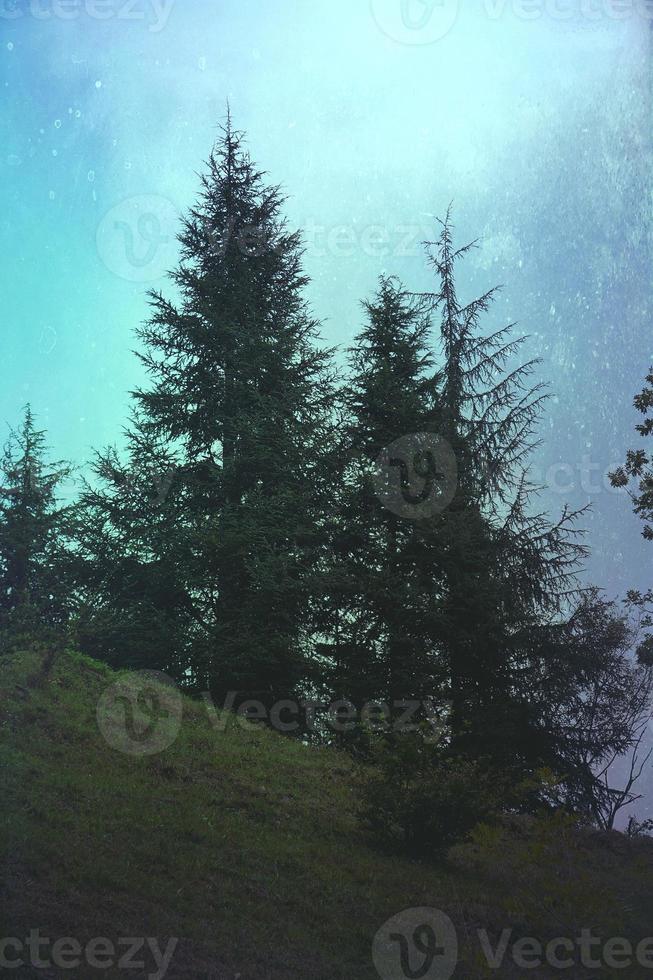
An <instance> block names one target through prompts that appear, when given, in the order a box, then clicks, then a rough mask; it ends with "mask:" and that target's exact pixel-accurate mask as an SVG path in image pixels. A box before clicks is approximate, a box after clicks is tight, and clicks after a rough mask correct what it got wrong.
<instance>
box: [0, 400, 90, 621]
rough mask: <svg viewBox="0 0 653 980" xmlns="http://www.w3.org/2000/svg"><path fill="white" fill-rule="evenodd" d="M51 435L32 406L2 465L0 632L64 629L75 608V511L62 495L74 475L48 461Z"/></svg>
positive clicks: (0, 505) (67, 469)
mask: <svg viewBox="0 0 653 980" xmlns="http://www.w3.org/2000/svg"><path fill="white" fill-rule="evenodd" d="M46 457H47V449H46V444H45V433H44V432H42V431H40V430H38V429H37V428H36V424H35V421H34V416H33V415H32V411H31V409H30V407H29V406H28V407H27V408H26V409H25V414H24V418H23V422H22V424H21V426H20V428H19V429H18V430H15V431H12V433H11V435H10V438H9V440H8V442H7V444H6V446H5V449H4V454H3V457H2V462H1V463H0V473H1V476H0V480H1V483H2V485H1V486H0V628H1V629H2V630H4V631H7V630H10V631H11V630H18V631H22V630H30V631H37V630H40V631H41V632H42V633H43V634H45V633H46V632H47V631H53V630H54V631H57V630H62V629H63V628H64V627H65V624H66V622H67V620H68V617H69V614H70V610H71V607H72V601H73V596H72V586H71V576H70V572H71V566H70V553H69V551H68V541H67V539H68V536H69V531H70V527H69V524H70V508H68V507H62V506H60V505H59V502H58V500H57V491H58V489H59V488H60V485H61V483H62V481H63V480H64V479H66V478H67V477H69V475H70V473H71V469H70V467H69V466H68V465H67V464H65V463H62V462H56V463H50V462H48V461H47V458H46Z"/></svg>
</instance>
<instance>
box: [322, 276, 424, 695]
mask: <svg viewBox="0 0 653 980" xmlns="http://www.w3.org/2000/svg"><path fill="white" fill-rule="evenodd" d="M363 305H364V310H365V314H366V323H365V326H364V327H363V329H362V331H361V333H360V334H359V336H358V337H357V338H356V343H355V345H354V346H353V348H352V349H351V351H350V367H351V370H350V377H349V378H348V382H347V386H346V391H345V393H344V414H345V420H344V425H343V446H342V458H343V459H344V460H345V461H346V463H345V466H344V472H343V474H342V484H341V486H342V491H341V497H340V506H339V510H338V519H337V521H336V531H335V535H334V542H333V550H334V557H335V563H334V569H333V572H332V577H331V579H330V581H331V589H330V590H329V601H330V605H329V615H328V617H327V620H326V622H325V624H324V625H325V632H326V633H327V634H328V637H329V639H328V642H327V643H326V644H325V646H324V652H325V653H326V654H327V656H328V658H329V662H330V664H331V670H332V674H331V681H330V687H331V694H332V696H334V697H336V698H344V699H347V700H349V701H351V702H353V703H354V704H355V705H356V706H357V707H358V708H359V709H360V708H362V707H363V706H364V705H365V704H366V703H368V702H373V701H378V702H381V703H383V704H385V705H387V706H388V707H389V708H390V709H391V710H392V711H393V712H394V713H395V714H396V710H395V709H396V708H397V702H400V701H402V700H411V699H419V698H421V697H423V696H431V695H433V693H434V688H435V686H436V674H437V669H438V665H437V663H436V662H435V661H434V659H433V656H432V653H433V651H432V643H431V641H430V638H429V635H428V630H426V629H425V623H424V616H423V615H422V612H421V606H422V601H423V599H424V588H423V584H424V582H423V580H424V578H425V574H426V571H427V569H426V566H425V561H424V556H423V555H422V556H420V554H419V546H418V543H417V540H416V534H415V527H414V525H413V521H411V520H410V519H407V518H406V511H408V512H409V513H410V512H411V509H412V508H411V506H410V503H409V500H410V495H407V496H406V497H404V496H403V495H402V493H401V492H400V488H401V484H400V480H401V477H402V476H403V475H404V474H402V472H401V468H402V467H403V468H406V467H410V466H412V463H413V457H414V456H415V455H418V454H419V450H420V440H423V441H425V446H424V449H426V450H428V449H429V446H428V434H429V433H430V432H431V431H432V430H433V422H434V406H435V381H434V376H433V371H432V370H431V368H432V358H431V355H430V353H429V345H428V333H429V330H430V324H429V322H428V318H427V317H425V316H424V313H423V311H421V310H420V308H419V304H416V303H415V301H414V300H413V299H412V298H411V297H410V296H409V295H408V294H407V293H406V291H405V290H404V289H403V288H402V286H401V285H400V284H399V283H398V282H397V281H396V280H393V279H390V278H382V279H381V281H380V284H379V289H378V293H377V295H376V296H375V297H374V299H373V300H372V301H370V302H366V303H364V304H363ZM398 440H399V443H398V444H397V445H395V444H396V443H397V441H398ZM393 446H395V450H394V454H393V453H392V451H391V452H390V456H388V452H387V451H388V448H389V447H393ZM418 482H419V481H418ZM423 485H424V484H423V482H422V487H423ZM384 502H385V503H386V504H387V505H389V506H384ZM418 506H419V505H418ZM432 585H433V584H432V583H431V582H429V586H430V587H431V588H432ZM427 598H428V597H427Z"/></svg>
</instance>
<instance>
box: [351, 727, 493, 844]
mask: <svg viewBox="0 0 653 980" xmlns="http://www.w3.org/2000/svg"><path fill="white" fill-rule="evenodd" d="M507 795H508V793H507V780H506V778H505V777H504V776H502V775H501V774H499V773H497V772H496V771H493V770H492V769H490V768H488V767H486V766H484V765H483V764H482V763H481V762H476V761H472V760H469V759H465V758H451V757H447V756H446V755H444V754H443V753H442V752H441V751H440V750H438V749H436V748H434V747H433V746H432V745H429V744H428V742H427V741H426V740H425V739H424V738H423V737H422V736H421V735H412V734H411V735H407V734H405V735H402V736H400V737H399V738H398V739H396V740H395V741H394V742H393V743H381V744H379V745H377V747H376V751H375V753H374V760H373V766H372V767H371V768H370V769H368V770H367V771H366V772H365V775H364V778H363V788H362V796H363V806H362V814H361V815H362V819H363V822H364V824H365V826H366V827H367V828H368V829H369V830H370V831H371V832H372V834H373V835H374V837H375V838H376V839H377V840H379V841H382V842H384V843H386V844H393V843H394V844H397V843H402V844H403V845H404V846H405V847H406V848H407V849H408V850H409V851H410V852H411V853H412V854H414V855H415V856H421V857H426V856H429V855H430V856H433V857H437V856H438V855H442V854H443V853H444V852H445V851H446V850H447V849H448V848H449V847H450V846H451V845H452V844H455V843H456V842H458V841H460V840H463V839H464V838H465V837H467V835H468V834H469V833H470V832H471V830H472V829H473V828H474V827H475V826H476V825H477V824H478V823H480V822H485V823H487V822H490V821H492V820H493V819H495V818H496V816H497V815H498V814H499V813H500V812H501V811H502V809H504V807H505V800H506V798H507Z"/></svg>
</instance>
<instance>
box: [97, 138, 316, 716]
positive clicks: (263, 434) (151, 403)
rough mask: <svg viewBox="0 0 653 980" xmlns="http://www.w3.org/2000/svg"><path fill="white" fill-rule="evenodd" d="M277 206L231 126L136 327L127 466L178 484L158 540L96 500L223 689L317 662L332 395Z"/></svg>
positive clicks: (284, 681)
mask: <svg viewBox="0 0 653 980" xmlns="http://www.w3.org/2000/svg"><path fill="white" fill-rule="evenodd" d="M283 203H284V200H283V197H282V195H281V193H280V192H279V190H278V188H276V187H270V186H267V185H266V184H265V182H264V179H263V175H262V174H261V173H260V172H259V171H258V170H257V169H256V168H255V166H254V165H253V163H252V162H251V160H250V158H249V155H248V154H247V152H246V150H245V149H244V146H243V139H242V136H241V135H240V134H238V133H237V132H235V131H234V129H233V128H232V126H231V121H230V120H228V121H227V124H226V127H225V128H224V130H223V131H222V134H221V138H220V139H219V141H218V143H217V145H216V147H215V149H214V151H213V153H212V154H211V156H210V158H209V161H208V169H207V173H206V174H205V175H204V176H203V177H202V192H201V196H200V199H199V201H198V203H197V205H196V206H195V207H193V208H192V209H191V210H190V213H189V215H188V216H187V217H186V218H185V220H184V221H183V225H182V230H181V233H180V237H179V241H180V246H181V261H180V265H179V267H178V268H177V269H176V270H175V271H174V272H173V273H172V280H173V283H174V285H175V286H176V291H177V300H176V301H173V300H170V299H167V298H165V297H164V296H163V295H162V294H160V293H154V294H152V295H151V303H152V316H151V319H150V320H149V322H148V323H147V324H146V325H145V326H144V327H143V328H142V329H141V330H140V331H139V336H140V339H141V341H142V342H143V345H144V348H143V351H142V352H141V353H140V355H139V356H140V358H141V361H142V363H143V365H144V367H145V369H146V371H147V373H148V375H149V378H150V385H149V386H148V387H147V388H145V389H142V390H139V391H137V392H136V393H135V400H136V410H135V418H134V422H133V424H132V427H131V436H130V438H131V449H132V453H131V455H132V458H131V462H130V466H129V469H130V470H131V471H134V470H135V471H136V472H138V471H139V469H143V458H146V459H149V458H151V457H152V456H159V457H160V456H161V452H163V453H164V454H165V455H166V456H167V459H166V460H165V462H164V464H163V469H164V471H165V470H166V469H167V468H168V467H170V468H171V470H172V472H173V477H172V487H173V489H172V491H171V492H170V493H169V494H168V495H167V498H166V501H165V504H164V506H163V508H162V509H161V512H160V515H159V518H158V520H157V521H156V522H155V523H156V524H157V525H158V530H157V531H156V533H155V534H153V533H152V527H151V523H150V526H149V527H148V520H149V519H147V518H146V515H145V512H143V513H142V514H141V518H139V522H137V523H139V524H140V530H139V529H137V528H134V527H132V526H130V524H129V508H127V509H125V507H121V508H119V509H118V510H117V511H115V512H111V509H110V504H109V503H108V502H107V501H104V504H102V502H99V501H98V503H99V505H100V510H101V511H103V512H104V517H105V518H106V519H108V521H109V529H110V536H109V537H110V539H114V538H115V537H116V536H117V537H118V538H120V537H121V536H122V537H130V536H133V535H134V533H135V536H136V538H138V539H139V541H138V543H137V542H135V541H134V540H133V537H132V538H131V540H130V545H129V546H130V549H132V550H135V551H136V552H139V553H140V557H139V561H140V560H142V558H143V555H144V554H145V553H146V552H147V551H148V549H150V548H151V549H152V550H153V554H152V555H151V556H150V557H149V558H148V563H147V567H146V568H145V571H146V572H147V575H148V576H149V574H150V571H151V569H152V562H155V561H156V562H161V561H163V558H162V555H163V553H164V551H165V553H166V554H167V558H166V559H165V561H164V567H165V569H166V570H168V571H170V577H169V578H166V576H167V572H166V575H165V576H164V578H166V581H167V582H168V585H167V586H166V588H168V587H170V588H171V589H172V590H173V592H174V594H175V597H176V598H175V602H176V603H177V608H178V609H179V610H183V617H188V618H189V620H190V621H192V623H193V632H192V634H191V636H190V640H191V641H192V642H191V643H190V647H192V659H193V662H194V667H193V670H194V673H195V674H197V675H202V677H203V678H207V679H208V682H209V684H210V687H211V690H212V692H213V694H214V695H216V696H217V697H218V698H222V697H223V696H224V695H225V694H226V693H227V692H228V691H232V690H234V691H237V692H239V696H240V698H245V697H255V698H258V699H261V700H264V701H272V700H275V699H276V698H279V697H287V696H289V695H291V694H293V692H296V691H297V690H298V689H300V688H301V687H302V685H303V684H304V683H305V681H306V676H307V673H308V672H309V667H310V660H311V658H310V650H309V632H310V631H309V624H308V623H307V622H306V616H305V612H306V609H307V605H308V601H309V596H310V594H311V591H312V589H313V584H312V581H313V577H314V570H315V568H316V566H317V564H318V562H317V556H318V555H319V553H320V549H323V548H324V544H323V543H322V539H323V527H322V526H323V524H324V518H323V510H324V506H323V498H324V497H325V495H326V494H328V493H330V492H331V486H330V478H329V472H328V466H327V463H328V460H329V453H330V439H331V429H332V421H331V414H332V407H333V388H332V379H331V377H330V367H329V360H330V355H329V353H328V352H325V351H322V350H320V349H318V348H317V347H316V345H315V342H314V341H315V334H316V326H317V325H316V322H315V320H314V319H313V318H312V317H311V315H310V313H309V311H308V309H307V307H306V303H305V300H304V299H303V292H304V289H305V287H306V284H307V279H306V277H305V275H304V274H303V272H302V268H301V241H300V237H299V235H298V234H296V233H294V232H291V231H289V230H288V228H287V226H286V224H285V221H284V219H283V217H282V208H283ZM105 462H106V461H105ZM157 468H158V469H160V468H161V467H160V465H159V464H157ZM103 475H105V476H106V475H107V467H106V465H105V466H104V474H103ZM133 482H134V481H132V483H133ZM136 482H138V480H137V481H136ZM104 517H103V519H104ZM167 521H171V522H174V523H170V524H169V525H168V531H166V530H165V528H166V522H167ZM167 533H169V535H170V543H174V547H173V548H172V551H171V548H170V547H169V546H168V544H166V542H165V536H166V534H167ZM153 537H155V538H156V541H153V540H152V538H153ZM106 560H108V561H110V560H111V558H110V550H109V552H107V556H106ZM150 582H151V579H150ZM148 588H149V586H148ZM166 604H167V601H166ZM183 617H182V618H183Z"/></svg>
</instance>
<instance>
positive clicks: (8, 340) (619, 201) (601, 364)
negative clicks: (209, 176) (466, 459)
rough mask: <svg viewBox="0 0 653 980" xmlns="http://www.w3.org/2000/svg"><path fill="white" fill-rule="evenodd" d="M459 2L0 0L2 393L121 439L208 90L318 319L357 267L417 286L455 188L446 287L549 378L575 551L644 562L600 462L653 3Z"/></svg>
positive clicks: (618, 435) (639, 319)
mask: <svg viewBox="0 0 653 980" xmlns="http://www.w3.org/2000/svg"><path fill="white" fill-rule="evenodd" d="M464 3H465V8H464V11H463V10H461V9H459V8H460V6H461V5H460V4H458V3H456V0H450V2H449V0H440V2H439V3H438V2H437V0H436V2H435V3H434V2H433V0H429V3H425V2H423V0H406V2H404V3H403V4H402V2H401V0H372V2H371V3H370V2H369V0H310V2H309V0H293V2H281V3H277V4H271V3H270V2H269V0H268V2H263V0H238V2H236V0H220V2H219V3H218V2H215V3H213V2H208V0H172V2H171V0H159V2H156V3H155V2H154V0H130V2H129V3H127V2H126V0H38V2H37V0H0V91H1V92H2V96H3V100H2V113H1V117H0V178H1V179H0V249H1V251H2V280H1V282H2V287H1V290H2V291H1V298H2V332H1V334H0V350H1V364H2V382H3V383H2V386H1V387H0V421H2V422H4V421H6V422H7V423H12V422H15V421H16V420H17V418H18V416H19V412H20V409H21V407H22V406H23V405H24V404H25V402H27V401H28V400H29V401H30V402H31V403H32V405H33V408H34V411H35V412H36V413H37V415H38V417H39V419H40V420H41V422H42V424H43V426H44V427H46V428H47V429H48V430H49V441H50V443H51V445H52V447H53V450H54V451H55V453H56V454H57V455H58V456H66V457H68V458H70V459H72V460H74V461H76V462H78V463H80V464H81V463H83V461H84V460H86V459H88V458H89V456H90V454H91V451H92V447H99V446H102V445H104V444H105V443H107V442H111V441H115V440H117V439H119V437H120V430H121V426H122V425H123V424H124V421H125V418H126V414H127V409H128V394H127V393H128V391H129V389H130V388H132V387H133V386H135V385H136V384H137V383H138V382H139V381H140V380H141V379H140V376H139V368H138V364H137V362H136V359H135V358H134V356H133V354H132V353H131V350H132V348H133V347H134V344H135V341H134V337H133V331H134V329H135V327H136V326H137V325H138V323H139V322H141V321H142V320H143V319H144V318H145V316H146V313H147V306H146V300H145V291H146V289H148V288H162V289H164V290H165V288H166V287H165V277H164V272H165V270H166V268H169V267H171V266H172V265H174V262H175V256H176V245H175V240H174V236H175V230H176V226H177V217H178V215H179V214H180V213H181V212H183V210H184V209H185V208H186V207H187V206H188V205H189V204H190V203H191V202H192V201H193V198H194V194H195V191H196V189H197V186H198V182H197V177H196V172H197V171H198V170H199V169H201V167H202V162H203V160H204V159H205V158H206V156H207V154H208V151H209V149H210V146H211V143H212V140H213V139H214V136H215V133H216V128H217V126H218V124H219V122H220V120H221V118H222V117H223V115H224V108H225V105H226V102H227V100H229V102H230V104H231V107H232V112H233V115H234V120H235V123H236V125H237V126H238V127H239V128H242V129H244V130H246V131H247V133H248V135H249V143H250V147H251V151H252V154H253V156H254V157H255V159H256V160H257V162H259V164H260V165H261V166H262V167H263V168H264V169H265V170H267V171H268V172H269V174H270V178H271V180H273V181H274V182H275V183H276V182H278V183H281V184H283V186H284V187H285V189H286V190H287V192H288V194H289V195H290V199H289V202H288V207H287V213H288V217H289V219H290V221H291V222H292V223H293V224H295V225H298V226H301V227H303V228H304V229H305V230H306V237H307V255H306V266H307V271H308V272H309V274H310V275H311V277H312V285H311V287H310V300H311V303H312V305H313V308H314V310H315V312H316V314H317V315H318V316H319V317H320V318H321V319H322V320H323V322H324V337H325V340H326V341H327V342H328V343H329V344H342V345H346V344H347V343H348V342H350V341H351V339H352V337H353V334H354V332H355V331H356V330H357V328H358V326H359V324H360V312H359V303H360V300H361V299H362V298H363V297H365V296H366V295H369V294H370V292H371V291H372V290H373V289H374V286H375V282H376V280H377V278H378V276H379V274H380V273H382V272H388V273H389V272H394V273H397V274H398V275H400V276H401V277H402V278H403V279H404V281H405V282H406V284H407V285H408V286H409V287H411V288H415V289H422V288H425V287H428V284H429V279H428V274H427V272H426V268H425V263H424V260H423V256H422V254H421V250H420V247H419V242H420V241H421V240H422V239H424V238H425V237H428V236H429V235H430V234H432V231H433V216H434V215H436V214H442V213H443V212H444V211H445V209H446V207H447V204H448V203H449V201H450V200H453V201H454V214H455V220H456V224H457V227H458V229H459V234H460V238H461V240H462V239H467V238H475V237H479V236H481V237H482V238H483V244H482V247H481V248H480V249H479V250H478V251H477V252H476V253H475V254H474V256H473V257H472V258H471V259H470V260H469V262H468V265H467V266H466V267H465V269H464V271H463V278H462V281H461V292H462V294H463V296H468V297H470V298H471V295H472V292H475V291H478V290H485V289H486V288H488V287H489V286H491V285H493V284H494V283H496V282H502V283H504V284H505V290H504V292H503V294H502V297H501V300H500V302H499V304H498V307H497V309H496V310H495V313H494V316H495V317H496V319H497V320H504V319H506V318H508V319H511V320H518V321H519V322H520V325H521V327H522V329H523V330H524V331H525V332H527V333H529V334H531V335H532V340H531V344H530V348H529V353H531V352H532V353H533V354H535V355H541V356H542V357H543V359H544V363H543V365H542V369H541V370H542V377H543V378H546V379H548V380H550V381H551V382H552V385H553V389H554V392H555V395H556V399H555V400H554V401H552V403H551V406H550V412H549V414H548V415H547V418H546V420H545V422H544V425H543V430H542V434H543V437H544V440H545V442H544V445H543V447H542V449H541V451H540V453H539V454H538V459H537V466H538V472H539V476H540V478H541V479H542V480H543V481H544V482H546V483H548V484H549V490H548V491H547V503H549V504H550V505H551V506H552V507H556V508H559V507H560V506H561V505H562V503H564V500H565V499H569V500H570V501H571V503H572V504H574V505H576V504H581V503H584V502H587V501H588V500H590V501H591V502H592V503H593V506H594V514H593V516H592V517H590V518H588V527H589V531H590V535H589V543H590V544H591V545H592V546H593V548H594V554H593V558H592V562H591V565H590V569H589V571H588V576H591V577H592V578H593V579H594V580H595V581H597V582H598V584H600V585H603V586H605V587H607V588H608V590H609V591H611V592H617V591H623V589H624V588H625V587H628V586H632V585H635V584H641V583H643V582H644V581H645V580H646V578H647V575H648V571H649V569H650V558H651V552H650V546H649V548H648V550H647V548H646V545H645V544H644V543H643V542H642V541H641V539H640V529H639V527H638V525H637V522H636V521H635V518H634V517H633V516H632V515H631V513H630V509H629V507H628V503H627V501H625V500H624V499H623V498H622V497H619V496H616V495H615V494H614V493H613V492H610V491H608V490H607V489H605V486H604V483H603V480H602V474H603V473H605V472H606V471H607V470H608V469H609V468H610V467H611V466H613V465H614V464H615V463H616V462H618V461H619V460H620V456H621V452H622V450H623V448H624V447H625V445H626V443H627V442H632V441H633V424H634V421H635V418H634V414H633V411H632V409H631V407H630V403H631V401H632V396H633V395H634V394H635V392H636V390H638V388H639V387H640V386H641V381H642V379H643V377H644V375H645V373H646V370H647V368H648V367H649V364H650V362H651V360H653V336H652V332H651V312H652V305H653V303H652V300H653V295H652V288H651V287H652V284H651V264H650V257H651V256H650V231H651V225H650V211H651V181H650V176H651V173H650V171H651V146H650V139H651V126H650V123H651V102H650V85H649V82H650V77H651V73H650V60H649V58H650V35H651V31H650V29H649V28H650V22H649V20H648V19H647V17H646V16H645V14H646V13H647V12H650V14H651V17H653V9H651V10H650V11H649V8H648V6H647V3H646V0H641V2H639V3H636V2H634V0H633V3H629V2H628V0H623V2H621V0H620V3H617V0H595V2H590V0H558V2H556V3H554V2H553V0H542V3H538V2H537V0H528V2H526V0H524V2H522V3H518V2H516V0H515V2H510V3H508V2H498V0H464ZM567 14H571V16H569V17H568V16H567ZM552 467H558V468H557V469H552ZM588 468H589V473H588Z"/></svg>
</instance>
